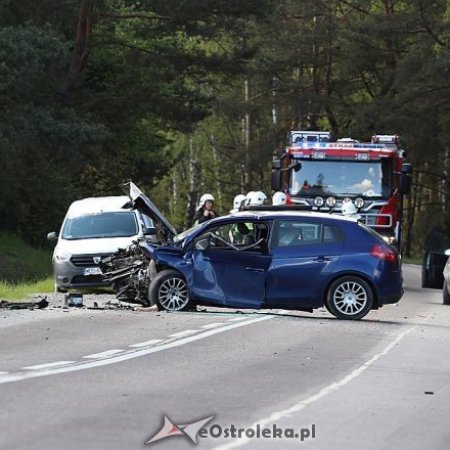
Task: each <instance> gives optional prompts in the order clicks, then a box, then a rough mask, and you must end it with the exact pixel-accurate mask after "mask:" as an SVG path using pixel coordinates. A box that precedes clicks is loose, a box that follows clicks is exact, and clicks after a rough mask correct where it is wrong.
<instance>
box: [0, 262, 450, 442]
mask: <svg viewBox="0 0 450 450" xmlns="http://www.w3.org/2000/svg"><path fill="white" fill-rule="evenodd" d="M404 277H405V289H406V293H405V296H404V297H403V299H402V301H401V302H400V303H399V304H398V306H386V307H384V308H382V309H380V310H379V311H373V312H371V313H369V315H368V316H367V317H366V318H365V319H364V320H362V321H359V322H347V321H340V320H337V319H335V318H333V317H332V316H330V315H329V314H328V313H327V312H326V311H325V310H319V311H317V312H315V313H314V314H308V313H295V312H294V313H292V312H286V311H264V312H259V313H254V312H246V313H245V314H242V313H240V312H237V311H234V310H214V309H210V308H208V310H207V311H206V312H197V313H177V314H167V313H137V312H133V311H95V310H70V312H69V313H63V312H62V311H35V312H29V317H28V319H27V316H26V314H27V312H21V313H20V314H21V316H20V320H13V319H14V317H12V316H11V315H13V314H19V313H16V312H8V314H7V313H3V312H2V313H1V315H0V355H1V361H0V402H1V403H0V405H1V408H0V448H1V449H5V450H6V449H8V450H15V449H39V450H41V449H46V450H47V449H60V448H64V449H65V450H72V449H73V450H75V449H76V450H78V449H86V450H100V449H102V450H103V449H108V450H115V449H120V450H123V449H144V448H155V449H185V448H192V446H193V443H192V442H190V441H189V437H188V436H187V434H182V435H179V436H171V437H168V438H166V439H162V440H160V441H158V442H154V443H152V444H149V445H145V442H147V441H148V440H149V439H150V438H151V437H152V436H153V435H155V434H156V433H157V432H158V431H159V430H160V428H161V426H162V425H163V422H164V420H163V416H164V414H166V415H167V416H168V418H170V420H171V421H172V423H173V424H175V425H181V424H188V423H192V422H196V421H200V420H201V419H204V418H208V417H210V416H212V415H214V417H213V418H211V420H210V421H209V422H208V423H207V424H206V425H205V427H204V430H205V431H202V432H203V433H210V434H214V435H215V436H216V437H210V436H209V437H201V436H197V438H198V447H199V448H205V449H206V448H221V449H231V448H239V447H241V448H264V449H265V448H267V449H274V448H313V449H314V448H315V449H331V448H333V449H346V450H347V449H348V448H349V447H350V448H359V449H384V448H386V449H391V448H395V449H396V450H401V449H408V450H410V449H421V450H422V449H424V448H426V449H436V450H438V449H439V450H441V449H444V448H449V447H450V425H449V420H448V419H449V417H450V332H449V328H450V307H448V306H444V305H442V299H441V291H439V290H431V289H421V288H420V285H419V283H420V281H419V280H420V268H419V267H415V266H404ZM205 420H206V419H205ZM193 427H195V425H193ZM192 429H193V428H192V427H190V428H189V427H188V428H187V429H185V431H188V432H191V430H192ZM174 430H175V431H176V429H175V428H173V430H172V431H174ZM226 431H228V432H229V433H230V434H233V435H234V436H237V435H238V434H239V433H240V435H241V438H240V439H238V438H236V437H235V438H230V439H225V438H224V433H225V432H226ZM257 433H259V434H260V437H259V438H256V437H255V434H257ZM269 433H271V434H273V433H274V434H275V437H272V438H269V437H265V436H269ZM280 433H281V435H282V436H284V437H280ZM174 434H176V432H175V433H174ZM191 435H192V436H193V437H194V438H195V437H196V433H195V430H194V431H193V432H192V433H191ZM302 437H303V441H302V440H301V438H302Z"/></svg>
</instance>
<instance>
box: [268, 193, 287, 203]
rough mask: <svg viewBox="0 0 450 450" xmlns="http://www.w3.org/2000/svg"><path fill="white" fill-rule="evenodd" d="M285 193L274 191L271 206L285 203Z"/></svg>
mask: <svg viewBox="0 0 450 450" xmlns="http://www.w3.org/2000/svg"><path fill="white" fill-rule="evenodd" d="M286 200H287V198H286V194H285V193H284V192H281V191H278V192H275V194H273V196H272V205H273V206H279V205H285V204H286Z"/></svg>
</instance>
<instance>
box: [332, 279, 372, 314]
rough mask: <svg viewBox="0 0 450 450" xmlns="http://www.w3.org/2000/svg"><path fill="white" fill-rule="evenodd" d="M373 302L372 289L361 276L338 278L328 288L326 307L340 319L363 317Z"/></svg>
mask: <svg viewBox="0 0 450 450" xmlns="http://www.w3.org/2000/svg"><path fill="white" fill-rule="evenodd" d="M372 304H373V292H372V289H371V287H370V286H369V284H368V283H367V282H366V281H364V280H363V279H362V278H360V277H356V276H346V277H342V278H338V279H337V280H335V281H334V282H333V283H332V284H331V286H330V288H329V289H328V294H327V300H326V307H327V309H328V311H329V312H330V313H331V314H333V316H335V317H337V318H338V319H345V320H359V319H362V318H363V317H364V316H365V315H367V313H368V312H369V311H370V309H371V308H372Z"/></svg>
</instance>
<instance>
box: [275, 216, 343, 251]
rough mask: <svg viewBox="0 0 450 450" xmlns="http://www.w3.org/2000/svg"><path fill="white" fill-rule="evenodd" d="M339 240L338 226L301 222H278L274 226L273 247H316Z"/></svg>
mask: <svg viewBox="0 0 450 450" xmlns="http://www.w3.org/2000/svg"><path fill="white" fill-rule="evenodd" d="M340 240H341V233H340V231H339V227H338V226H334V225H328V224H321V223H314V222H308V221H303V220H280V221H278V222H277V223H276V225H275V232H274V238H273V247H292V246H299V245H301V246H305V245H316V244H321V243H333V242H339V241H340Z"/></svg>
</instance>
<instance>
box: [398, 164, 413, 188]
mask: <svg viewBox="0 0 450 450" xmlns="http://www.w3.org/2000/svg"><path fill="white" fill-rule="evenodd" d="M412 172H413V167H412V165H411V164H409V163H404V164H403V165H402V171H401V172H400V194H401V195H408V194H410V193H411V185H412Z"/></svg>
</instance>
